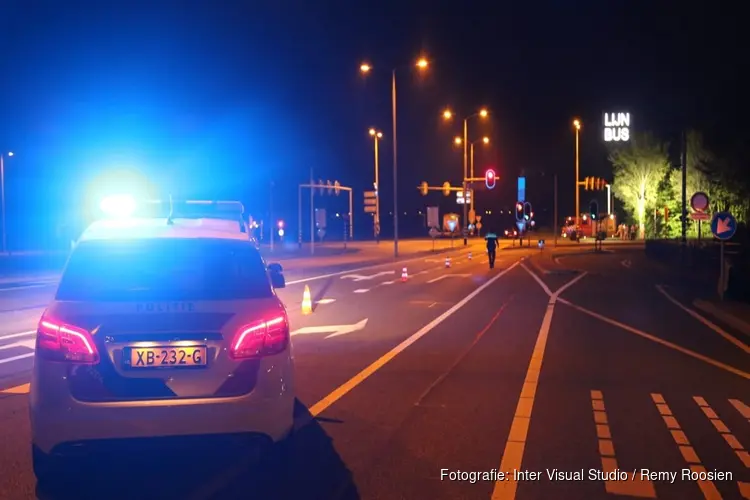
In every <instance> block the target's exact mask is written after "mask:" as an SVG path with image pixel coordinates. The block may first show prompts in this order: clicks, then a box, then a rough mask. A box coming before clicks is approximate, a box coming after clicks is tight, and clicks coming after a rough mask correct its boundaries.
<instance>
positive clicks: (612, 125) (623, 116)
mask: <svg viewBox="0 0 750 500" xmlns="http://www.w3.org/2000/svg"><path fill="white" fill-rule="evenodd" d="M604 140H605V142H626V141H629V140H630V113H604Z"/></svg>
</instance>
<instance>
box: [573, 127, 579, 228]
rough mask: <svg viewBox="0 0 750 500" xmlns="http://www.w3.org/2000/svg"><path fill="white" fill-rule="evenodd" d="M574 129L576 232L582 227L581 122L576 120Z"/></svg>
mask: <svg viewBox="0 0 750 500" xmlns="http://www.w3.org/2000/svg"><path fill="white" fill-rule="evenodd" d="M573 128H574V129H575V134H576V231H578V228H579V227H580V225H581V206H580V203H581V200H580V185H579V183H578V175H579V148H578V133H579V132H580V130H581V121H580V120H578V119H576V120H573Z"/></svg>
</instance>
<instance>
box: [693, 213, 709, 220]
mask: <svg viewBox="0 0 750 500" xmlns="http://www.w3.org/2000/svg"><path fill="white" fill-rule="evenodd" d="M690 218H691V219H693V220H711V214H706V213H703V212H692V213H691V214H690Z"/></svg>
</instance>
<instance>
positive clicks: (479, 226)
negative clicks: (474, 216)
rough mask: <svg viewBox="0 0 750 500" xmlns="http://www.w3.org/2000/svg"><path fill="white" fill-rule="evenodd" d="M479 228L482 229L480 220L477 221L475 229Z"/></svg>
mask: <svg viewBox="0 0 750 500" xmlns="http://www.w3.org/2000/svg"><path fill="white" fill-rule="evenodd" d="M480 229H482V223H481V222H477V231H478V230H480Z"/></svg>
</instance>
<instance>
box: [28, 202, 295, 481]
mask: <svg viewBox="0 0 750 500" xmlns="http://www.w3.org/2000/svg"><path fill="white" fill-rule="evenodd" d="M238 206H239V208H240V209H241V204H238V203H235V205H234V208H235V210H236V209H237V208H238ZM131 207H132V206H131ZM110 208H111V207H110ZM188 208H191V209H196V206H190V202H185V204H183V205H180V206H178V205H176V204H173V203H170V207H169V213H170V215H169V216H168V217H167V218H164V217H133V216H132V214H131V216H121V217H119V218H115V219H109V220H101V221H97V222H94V223H93V224H92V225H91V226H89V228H88V229H86V231H85V232H84V233H83V235H82V237H81V238H80V240H79V241H78V242H77V244H76V245H75V248H74V249H73V251H72V253H71V256H70V259H69V261H68V263H67V266H66V268H65V270H64V271H63V274H62V277H61V280H60V283H59V286H58V289H57V292H56V294H55V297H54V299H53V300H52V302H51V303H50V304H49V305H48V307H47V308H46V310H45V311H44V314H43V315H42V318H41V320H40V321H39V326H38V332H37V338H36V352H35V354H34V368H33V373H32V379H31V394H30V403H29V404H30V415H31V436H32V438H31V439H32V459H33V467H34V472H35V474H36V476H37V478H38V480H39V481H40V482H45V481H50V480H52V481H54V480H55V479H57V478H58V477H64V475H65V474H66V473H67V472H69V471H72V472H73V473H75V472H76V469H75V468H73V467H72V465H73V464H72V462H71V457H74V456H79V455H80V454H82V453H83V454H86V453H88V452H92V451H96V450H97V449H98V447H99V446H100V445H102V444H104V443H107V448H106V449H107V451H108V453H114V451H113V450H112V449H111V446H112V443H115V442H119V441H120V440H126V441H128V442H129V443H131V444H132V443H134V442H141V438H148V440H149V441H155V442H157V443H160V442H161V441H160V439H162V438H167V439H168V438H170V437H176V436H193V435H221V434H244V435H248V436H250V437H251V438H253V439H252V441H253V442H255V443H257V444H258V445H259V446H265V445H270V444H273V443H277V442H280V441H283V440H284V439H285V438H286V437H287V436H288V435H289V434H290V433H291V431H292V428H293V415H292V412H293V405H294V374H293V361H292V354H291V341H290V331H289V322H288V317H287V312H286V310H285V308H284V305H283V304H282V302H281V300H280V299H279V297H278V296H277V295H276V292H275V289H276V288H283V287H284V286H285V280H284V276H283V270H282V268H281V266H280V265H279V264H270V265H268V266H267V265H266V263H265V262H264V261H263V258H262V257H261V255H260V253H259V252H258V251H257V250H256V248H255V244H254V242H253V241H252V240H251V239H249V238H248V235H247V233H246V227H245V228H244V229H243V227H242V226H241V225H239V224H237V219H234V218H233V216H231V215H226V214H225V215H223V216H222V217H218V216H215V217H214V218H209V217H208V215H210V214H207V213H204V211H203V209H205V210H206V211H210V210H211V209H212V208H213V209H216V210H218V209H219V208H227V207H226V206H223V207H222V206H220V205H219V204H216V203H214V204H213V205H211V203H208V204H205V205H204V206H203V207H202V209H201V210H194V211H193V212H191V210H184V211H183V210H182V209H188ZM129 212H132V210H130V211H129ZM199 212H200V213H199Z"/></svg>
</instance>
